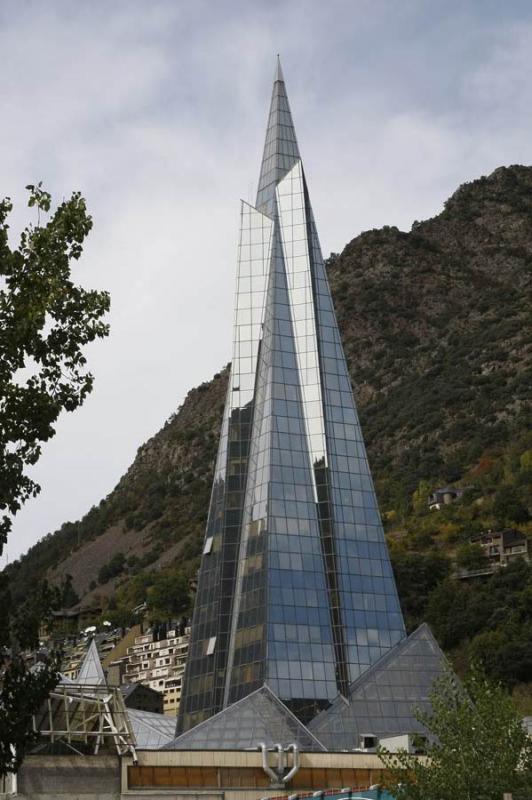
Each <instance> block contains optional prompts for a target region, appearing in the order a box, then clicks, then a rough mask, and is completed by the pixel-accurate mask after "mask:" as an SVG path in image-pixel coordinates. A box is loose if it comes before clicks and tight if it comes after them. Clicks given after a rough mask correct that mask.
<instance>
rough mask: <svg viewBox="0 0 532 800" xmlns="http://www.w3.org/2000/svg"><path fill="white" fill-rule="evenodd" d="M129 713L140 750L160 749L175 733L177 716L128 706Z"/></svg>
mask: <svg viewBox="0 0 532 800" xmlns="http://www.w3.org/2000/svg"><path fill="white" fill-rule="evenodd" d="M127 715H128V717H129V721H130V723H131V729H132V730H133V735H134V736H135V743H136V747H137V749H138V750H160V749H161V747H162V746H163V745H165V744H168V742H171V741H172V739H173V738H174V735H175V717H171V716H165V715H164V714H154V713H153V712H151V711H141V710H139V709H137V708H128V709H127Z"/></svg>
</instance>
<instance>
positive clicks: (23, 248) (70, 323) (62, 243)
mask: <svg viewBox="0 0 532 800" xmlns="http://www.w3.org/2000/svg"><path fill="white" fill-rule="evenodd" d="M27 189H28V190H29V201H28V205H29V207H30V208H35V209H36V211H37V224H33V225H29V226H28V227H26V228H25V229H24V230H23V232H22V234H21V236H20V243H19V246H18V248H15V249H12V248H11V246H10V243H9V236H8V233H9V225H8V217H9V214H10V212H11V210H12V204H11V202H10V200H9V199H7V198H6V199H4V200H3V201H1V202H0V553H1V552H2V548H3V545H4V544H5V542H6V540H7V535H8V533H9V531H10V529H11V525H12V517H13V515H14V514H16V513H17V511H18V510H19V509H20V507H21V505H22V504H23V503H24V502H25V501H26V500H27V499H28V498H30V497H32V496H35V495H36V494H37V493H38V492H39V486H38V485H37V483H35V481H34V480H33V479H32V478H31V477H30V476H29V475H28V468H29V467H31V466H33V465H34V464H35V463H36V462H37V461H38V459H39V457H40V455H41V447H42V444H43V443H44V442H46V441H48V440H49V439H50V438H51V437H52V436H53V435H54V433H55V430H54V424H55V423H56V421H57V418H58V417H59V415H60V413H61V412H62V411H74V410H75V409H76V408H78V406H80V405H81V404H82V403H83V401H84V400H85V398H86V397H87V395H88V394H89V392H90V391H91V389H92V384H93V377H92V375H91V374H90V372H88V371H87V370H86V358H85V355H84V347H85V345H87V344H88V343H89V342H92V341H94V340H95V339H97V338H101V337H105V336H106V335H107V333H108V325H107V324H106V323H105V322H103V320H102V318H103V316H104V314H105V313H106V312H107V311H108V309H109V295H108V294H107V292H98V291H95V290H86V289H83V288H82V287H80V286H78V285H76V284H75V283H74V282H73V280H72V276H71V266H72V262H73V261H77V260H78V259H79V258H80V256H81V253H82V249H83V243H84V241H85V238H86V236H87V234H88V233H89V231H90V229H91V227H92V220H91V218H90V216H89V215H88V213H87V209H86V205H85V200H84V199H83V197H82V196H81V195H80V194H79V192H75V193H74V194H73V195H72V196H71V197H70V199H68V200H65V201H63V202H62V203H61V204H60V205H59V206H58V207H57V209H56V210H55V211H54V212H53V213H51V215H50V208H51V202H52V201H51V196H50V194H49V193H48V192H46V191H44V189H42V187H41V184H39V185H38V186H28V187H27ZM41 216H42V217H43V218H44V217H46V221H43V223H42V224H41ZM28 589H30V591H28ZM74 597H75V593H74V591H73V589H72V586H71V582H70V584H68V582H67V583H66V584H65V586H64V587H63V588H62V590H59V589H52V588H50V587H48V586H47V585H46V583H42V584H41V585H38V584H37V585H31V586H29V585H26V590H25V593H24V595H23V597H22V598H21V600H20V601H19V602H17V603H14V602H13V601H12V598H11V592H10V587H9V583H8V574H7V573H3V574H2V575H0V603H1V607H2V613H1V614H0V670H1V689H0V775H3V774H5V773H6V772H8V771H14V770H15V771H16V769H17V768H18V766H19V765H20V764H21V763H22V760H23V758H24V755H25V753H26V752H27V749H28V747H29V745H30V744H31V743H32V741H33V740H34V739H35V734H34V733H33V731H32V726H31V718H32V715H33V714H34V713H35V712H36V711H37V710H38V708H39V706H40V705H41V703H42V702H43V701H44V700H45V698H46V697H47V695H48V693H49V692H50V689H51V688H52V687H53V686H54V685H55V684H56V683H57V664H56V662H55V658H54V656H53V655H51V656H50V657H49V659H48V661H47V663H42V664H40V666H39V668H38V669H37V670H29V669H28V668H27V665H26V663H25V661H24V659H23V657H22V655H21V650H23V649H34V648H36V647H37V646H38V643H39V627H40V624H41V623H42V621H43V620H44V619H45V618H46V615H47V614H48V613H49V611H50V609H51V607H52V606H53V605H54V604H55V605H60V604H61V600H63V599H65V600H68V601H72V600H73V598H74Z"/></svg>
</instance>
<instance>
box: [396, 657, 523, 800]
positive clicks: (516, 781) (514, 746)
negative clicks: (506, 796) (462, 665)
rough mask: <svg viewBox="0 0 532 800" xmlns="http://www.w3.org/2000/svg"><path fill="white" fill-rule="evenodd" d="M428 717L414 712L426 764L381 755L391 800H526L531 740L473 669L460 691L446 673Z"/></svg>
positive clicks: (504, 700) (502, 695) (504, 698)
mask: <svg viewBox="0 0 532 800" xmlns="http://www.w3.org/2000/svg"><path fill="white" fill-rule="evenodd" d="M431 705H432V711H431V712H430V713H421V712H418V714H417V718H418V720H419V721H420V722H421V723H422V725H423V726H424V727H425V728H426V730H427V741H428V744H427V754H426V755H427V758H426V759H420V758H419V757H417V756H415V755H412V754H409V753H406V752H400V753H395V754H392V753H390V752H388V751H386V750H382V751H381V753H380V755H381V758H382V760H383V762H384V764H385V766H386V768H387V769H388V770H389V778H388V781H387V787H386V788H387V789H389V791H390V792H391V793H392V794H393V796H394V797H396V798H397V800H457V798H467V800H501V798H502V796H503V793H505V792H508V793H512V794H513V798H514V800H528V798H530V796H531V791H532V740H531V739H530V738H529V737H528V735H527V733H526V731H525V729H524V727H523V725H522V722H521V719H520V718H519V716H518V714H517V713H516V711H515V709H514V707H513V705H512V701H511V699H510V697H509V696H508V694H506V692H505V691H504V690H503V689H502V688H501V687H500V686H499V685H497V684H495V683H492V682H490V681H489V680H488V679H487V678H486V677H485V675H484V674H483V672H482V671H481V670H479V669H478V668H474V669H473V670H472V672H471V675H470V676H469V679H468V680H467V681H466V683H465V684H464V685H463V686H462V685H459V684H458V683H457V682H456V679H455V678H454V677H453V675H452V674H451V673H450V672H449V673H448V674H446V675H444V676H443V677H442V678H441V679H440V680H439V681H438V682H436V684H435V685H434V688H433V691H432V695H431Z"/></svg>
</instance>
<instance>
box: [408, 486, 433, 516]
mask: <svg viewBox="0 0 532 800" xmlns="http://www.w3.org/2000/svg"><path fill="white" fill-rule="evenodd" d="M431 491H432V486H431V484H430V483H429V482H428V481H420V482H419V484H418V487H417V489H416V491H415V492H414V494H413V495H412V506H413V508H414V511H426V510H427V508H428V502H429V495H430V493H431Z"/></svg>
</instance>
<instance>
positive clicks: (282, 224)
mask: <svg viewBox="0 0 532 800" xmlns="http://www.w3.org/2000/svg"><path fill="white" fill-rule="evenodd" d="M404 636H405V630H404V624H403V618H402V615H401V610H400V606H399V600H398V597H397V591H396V587H395V583H394V578H393V574H392V568H391V564H390V560H389V556H388V552H387V548H386V543H385V539H384V533H383V529H382V525H381V520H380V516H379V511H378V508H377V500H376V497H375V491H374V488H373V482H372V479H371V473H370V469H369V465H368V461H367V456H366V451H365V447H364V442H363V438H362V432H361V429H360V423H359V419H358V414H357V410H356V407H355V402H354V399H353V390H352V387H351V383H350V379H349V374H348V370H347V364H346V360H345V356H344V353H343V349H342V344H341V340H340V334H339V331H338V325H337V322H336V317H335V313H334V308H333V303H332V299H331V294H330V290H329V284H328V281H327V275H326V270H325V266H324V262H323V258H322V254H321V250H320V244H319V241H318V235H317V232H316V226H315V222H314V216H313V213H312V208H311V205H310V200H309V192H308V187H307V182H306V177H305V173H304V170H303V165H302V162H301V158H300V154H299V148H298V144H297V139H296V135H295V131H294V125H293V122H292V116H291V112H290V107H289V104H288V99H287V95H286V89H285V83H284V79H283V76H282V73H281V69H280V66H278V67H277V70H276V74H275V80H274V86H273V94H272V101H271V107H270V113H269V117H268V127H267V133H266V143H265V147H264V155H263V160H262V166H261V172H260V178H259V187H258V193H257V201H256V206H255V207H253V206H250V205H248V204H247V203H242V207H241V227H240V241H239V254H238V270H237V288H236V311H235V325H234V337H233V359H232V366H231V375H230V381H229V387H228V394H227V399H226V407H225V413H224V420H223V426H222V433H221V438H220V445H219V451H218V458H217V463H216V468H215V478H214V484H213V491H212V497H211V504H210V510H209V517H208V523H207V531H206V537H205V544H204V548H203V558H202V563H201V568H200V574H199V582H198V592H197V597H196V606H195V611H194V618H193V624H192V636H191V645H190V651H189V658H188V663H187V670H186V675H185V681H184V689H183V694H182V699H181V704H180V714H179V719H178V732H182V731H187V730H189V729H190V728H191V727H193V726H194V725H196V724H198V723H199V722H201V721H202V720H205V719H207V718H209V717H211V716H212V715H214V714H216V713H218V712H219V711H221V710H222V709H224V708H227V707H228V706H230V705H231V704H232V703H235V702H237V701H239V700H241V699H242V698H244V697H246V695H248V694H250V693H251V692H253V691H255V690H256V689H259V688H260V687H261V686H263V685H264V684H265V683H267V684H268V686H269V687H270V688H271V690H272V691H273V692H274V693H275V694H276V695H277V697H279V698H280V699H281V700H282V702H283V703H284V704H285V705H286V706H287V707H288V708H290V709H291V710H292V711H293V712H294V713H295V714H296V715H297V716H298V717H299V718H300V719H301V720H303V721H304V722H306V721H308V720H309V719H311V718H312V717H313V716H314V715H315V714H316V713H317V712H318V711H319V710H320V709H321V708H324V707H325V706H327V705H328V704H329V703H330V702H331V701H332V700H333V699H334V698H335V697H336V695H337V694H338V692H340V693H341V694H343V695H344V696H347V694H348V691H349V686H350V684H351V683H352V682H353V681H354V680H356V679H357V678H358V677H359V675H361V674H362V673H363V672H365V671H366V670H367V669H368V668H369V667H370V666H371V665H372V664H373V663H375V662H376V661H377V660H378V659H380V658H381V657H382V656H383V655H384V654H385V653H386V652H387V651H388V650H389V649H390V648H391V647H393V646H394V645H395V644H397V642H399V641H400V640H401V639H402V638H403V637H404Z"/></svg>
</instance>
